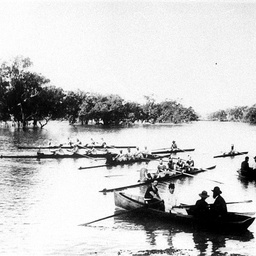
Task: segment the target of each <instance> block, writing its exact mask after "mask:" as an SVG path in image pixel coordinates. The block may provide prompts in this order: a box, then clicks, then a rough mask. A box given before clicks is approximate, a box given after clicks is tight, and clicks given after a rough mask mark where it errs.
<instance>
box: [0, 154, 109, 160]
mask: <svg viewBox="0 0 256 256" xmlns="http://www.w3.org/2000/svg"><path fill="white" fill-rule="evenodd" d="M0 157H1V158H37V159H62V158H105V157H106V153H99V154H88V155H87V154H76V153H74V154H63V155H62V154H45V153H38V154H33V155H1V156H0Z"/></svg>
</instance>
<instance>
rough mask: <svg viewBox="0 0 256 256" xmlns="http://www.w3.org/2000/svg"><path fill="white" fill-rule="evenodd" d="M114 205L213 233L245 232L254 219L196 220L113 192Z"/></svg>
mask: <svg viewBox="0 0 256 256" xmlns="http://www.w3.org/2000/svg"><path fill="white" fill-rule="evenodd" d="M114 201H115V205H116V206H117V207H119V208H122V209H125V210H127V211H128V212H132V211H134V212H136V215H138V214H142V215H143V216H144V217H150V218H153V219H160V220H161V221H168V222H170V221H173V222H175V223H180V224H182V225H189V226H192V227H196V228H202V229H206V230H214V231H220V232H223V231H232V232H242V231H246V230H247V229H248V227H249V226H250V225H251V224H252V223H253V221H254V219H255V218H254V217H250V216H245V215H242V214H237V213H228V214H227V216H226V217H225V218H209V219H207V220H202V219H200V220H199V219H197V218H196V217H194V216H193V215H190V214H182V213H169V212H164V211H161V210H156V209H152V208H149V207H148V205H147V204H145V203H144V198H143V197H142V196H137V195H130V194H126V193H123V192H117V191H114Z"/></svg>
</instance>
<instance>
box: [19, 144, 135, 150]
mask: <svg viewBox="0 0 256 256" xmlns="http://www.w3.org/2000/svg"><path fill="white" fill-rule="evenodd" d="M59 147H60V145H58V146H18V149H57V148H59ZM78 147H79V148H81V149H84V148H98V149H111V148H112V149H114V148H136V146H114V145H113V146H103V145H84V146H82V145H78ZM61 148H65V149H70V148H73V146H70V145H61Z"/></svg>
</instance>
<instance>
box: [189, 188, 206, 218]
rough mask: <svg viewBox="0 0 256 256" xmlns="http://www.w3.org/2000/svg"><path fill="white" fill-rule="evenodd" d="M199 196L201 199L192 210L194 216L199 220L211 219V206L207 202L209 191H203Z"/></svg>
mask: <svg viewBox="0 0 256 256" xmlns="http://www.w3.org/2000/svg"><path fill="white" fill-rule="evenodd" d="M199 196H200V197H201V199H199V200H197V201H196V204H195V207H194V209H192V211H193V215H195V216H196V217H197V218H207V217H209V213H210V209H209V204H208V203H207V202H206V201H205V200H206V198H208V197H209V195H208V194H207V191H205V190H203V191H202V193H200V194H199Z"/></svg>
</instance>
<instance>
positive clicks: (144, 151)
mask: <svg viewBox="0 0 256 256" xmlns="http://www.w3.org/2000/svg"><path fill="white" fill-rule="evenodd" d="M142 154H143V157H145V158H147V157H148V155H150V154H149V151H148V147H147V146H145V147H144V150H143V152H142Z"/></svg>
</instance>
